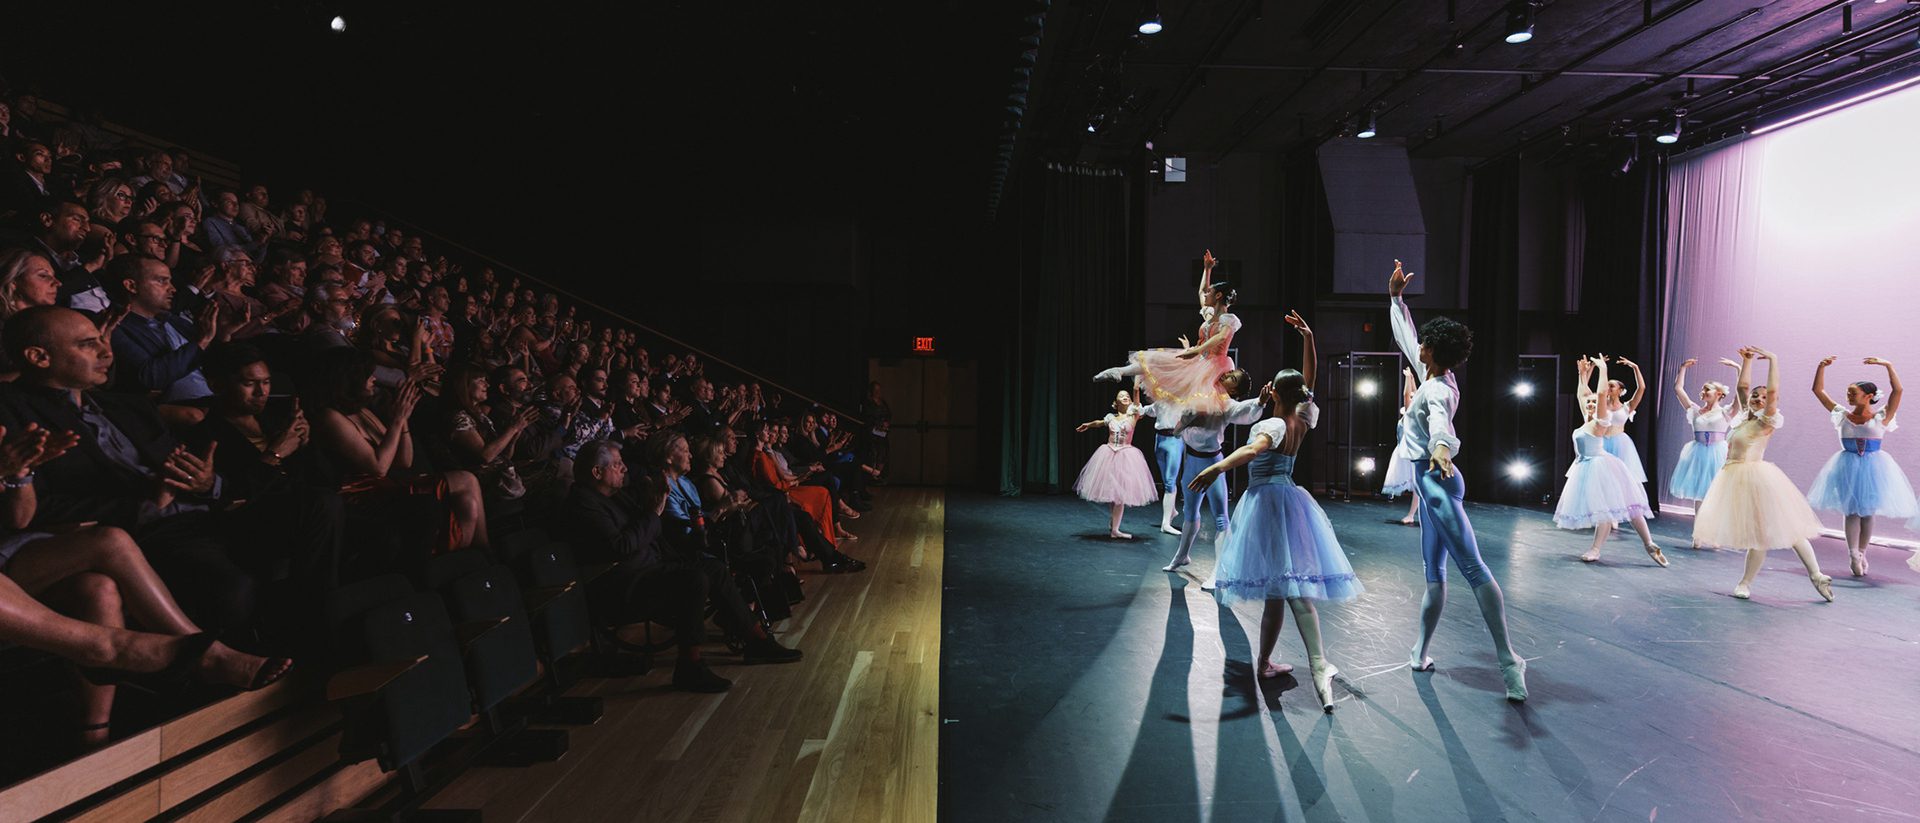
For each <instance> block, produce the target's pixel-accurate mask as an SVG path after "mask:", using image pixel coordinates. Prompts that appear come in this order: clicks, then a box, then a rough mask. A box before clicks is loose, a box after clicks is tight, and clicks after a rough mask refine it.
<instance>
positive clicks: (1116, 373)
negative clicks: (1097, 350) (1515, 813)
mask: <svg viewBox="0 0 1920 823" xmlns="http://www.w3.org/2000/svg"><path fill="white" fill-rule="evenodd" d="M1125 368H1126V367H1125V366H1115V367H1113V368H1111V369H1107V370H1105V371H1103V372H1100V373H1099V374H1096V375H1094V376H1093V380H1094V382H1096V383H1099V382H1105V381H1109V380H1119V379H1120V378H1122V377H1125V376H1126V375H1125V374H1122V373H1121V371H1122V370H1123V369H1125Z"/></svg>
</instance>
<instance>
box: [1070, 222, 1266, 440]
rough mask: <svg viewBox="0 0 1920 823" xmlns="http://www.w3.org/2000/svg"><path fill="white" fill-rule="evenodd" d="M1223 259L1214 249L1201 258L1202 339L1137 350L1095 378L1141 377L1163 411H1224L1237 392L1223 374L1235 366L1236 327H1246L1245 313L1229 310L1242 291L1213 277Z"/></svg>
mask: <svg viewBox="0 0 1920 823" xmlns="http://www.w3.org/2000/svg"><path fill="white" fill-rule="evenodd" d="M1218 262H1219V261H1217V260H1215V259H1214V257H1213V252H1212V251H1211V250H1209V251H1208V252H1207V253H1206V255H1205V256H1204V257H1202V258H1200V264H1201V268H1200V317H1201V318H1202V321H1201V323H1200V342H1199V343H1197V344H1193V345H1188V343H1187V338H1186V337H1184V336H1182V337H1181V338H1180V345H1182V346H1184V347H1185V348H1179V349H1146V350H1144V351H1137V352H1134V353H1133V354H1132V355H1130V356H1129V357H1128V358H1127V365H1124V366H1115V367H1113V368H1111V369H1107V370H1106V371H1103V372H1100V373H1099V374H1096V375H1094V377H1093V379H1095V380H1120V379H1122V378H1127V377H1132V378H1135V380H1134V383H1135V385H1138V386H1142V387H1144V388H1146V390H1147V398H1148V400H1149V401H1151V402H1152V404H1153V406H1154V408H1155V409H1156V410H1157V412H1158V413H1159V414H1161V415H1166V416H1168V417H1171V418H1174V419H1177V418H1178V416H1179V415H1178V414H1177V413H1176V412H1179V411H1188V410H1191V411H1197V412H1204V413H1218V412H1223V411H1226V410H1227V406H1229V405H1231V404H1232V403H1233V397H1232V395H1229V394H1227V393H1226V392H1225V391H1222V390H1221V388H1220V376H1221V375H1223V374H1226V373H1227V372H1229V371H1232V370H1233V358H1231V357H1229V356H1228V355H1227V350H1228V349H1230V348H1232V347H1233V335H1234V332H1237V331H1239V330H1240V318H1238V317H1235V316H1234V315H1232V314H1230V313H1229V311H1228V310H1229V309H1231V308H1233V301H1234V299H1235V298H1236V297H1238V296H1239V293H1238V292H1236V291H1235V290H1234V288H1233V287H1232V286H1230V285H1228V284H1227V283H1225V282H1219V283H1216V282H1214V281H1213V267H1214V264H1216V263H1218Z"/></svg>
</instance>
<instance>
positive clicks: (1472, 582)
mask: <svg viewBox="0 0 1920 823" xmlns="http://www.w3.org/2000/svg"><path fill="white" fill-rule="evenodd" d="M1418 484H1419V489H1420V496H1421V498H1423V505H1422V506H1421V515H1422V519H1421V524H1420V530H1421V532H1422V535H1423V537H1424V535H1425V534H1427V533H1436V536H1437V537H1438V538H1439V544H1440V545H1439V549H1440V550H1442V551H1445V552H1446V553H1447V554H1449V555H1452V557H1453V562H1454V565H1455V566H1456V567H1458V568H1459V569H1460V576H1461V577H1464V578H1466V580H1467V585H1469V586H1472V587H1473V596H1474V599H1475V600H1477V601H1479V603H1480V617H1481V619H1483V620H1485V621H1486V624H1487V633H1488V634H1490V635H1492V636H1493V647H1494V654H1495V655H1496V656H1497V657H1498V658H1499V660H1500V675H1501V677H1502V678H1503V679H1504V680H1506V684H1507V699H1509V700H1525V699H1527V681H1526V672H1527V664H1526V661H1525V660H1522V659H1521V658H1520V656H1519V655H1516V654H1514V653H1513V647H1512V645H1511V644H1510V643H1509V642H1508V640H1507V612H1506V607H1505V599H1504V598H1503V597H1502V596H1501V593H1500V584H1499V583H1497V582H1495V581H1494V579H1493V573H1492V572H1490V571H1488V569H1487V564H1486V561H1484V560H1482V559H1481V558H1480V545H1479V542H1478V541H1477V540H1475V539H1474V534H1473V523H1472V522H1471V521H1470V520H1468V519H1467V510H1466V506H1465V496H1466V489H1467V485H1466V478H1465V477H1464V476H1463V475H1462V474H1461V473H1460V472H1459V471H1458V470H1457V469H1456V470H1455V471H1454V473H1453V476H1452V477H1446V476H1444V475H1442V474H1441V473H1440V472H1439V471H1424V472H1421V473H1420V474H1419V480H1418ZM1430 551H1431V550H1430ZM1438 561H1439V558H1438V557H1432V556H1430V559H1429V560H1428V566H1429V568H1428V573H1427V580H1428V582H1429V584H1431V582H1432V581H1433V579H1434V571H1435V569H1434V567H1436V566H1438ZM1428 590H1429V591H1431V590H1432V586H1431V585H1429V586H1428Z"/></svg>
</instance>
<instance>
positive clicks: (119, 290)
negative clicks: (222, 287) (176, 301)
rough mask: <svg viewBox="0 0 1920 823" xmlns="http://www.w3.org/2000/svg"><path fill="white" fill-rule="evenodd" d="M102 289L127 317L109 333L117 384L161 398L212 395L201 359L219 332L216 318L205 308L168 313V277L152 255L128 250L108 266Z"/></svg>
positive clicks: (170, 305)
mask: <svg viewBox="0 0 1920 823" xmlns="http://www.w3.org/2000/svg"><path fill="white" fill-rule="evenodd" d="M105 280H106V281H107V287H108V288H109V289H110V290H111V292H112V294H113V299H114V302H116V303H119V304H122V305H125V306H126V307H127V318H126V320H124V321H122V322H121V323H120V325H119V327H118V328H116V329H114V332H113V341H112V342H113V356H114V357H115V358H116V359H118V360H119V361H120V380H119V383H118V387H119V388H120V389H122V390H124V391H157V392H159V393H160V402H162V403H176V402H181V401H189V400H199V399H202V398H205V397H207V396H208V395H211V394H213V390H212V389H210V388H208V387H207V378H206V376H205V375H204V374H202V373H201V371H200V360H201V358H202V357H203V356H204V355H205V353H206V350H207V347H208V346H211V345H213V341H214V340H215V339H216V338H217V336H218V334H219V325H218V316H217V315H216V314H215V312H214V311H213V309H212V307H211V306H209V307H207V308H206V309H204V310H202V312H201V314H200V317H199V319H198V320H189V319H187V318H185V317H182V316H180V315H178V314H175V313H174V311H173V297H174V285H173V276H172V274H171V273H170V272H168V271H167V264H166V263H165V262H164V261H162V260H160V259H159V258H157V257H151V256H148V255H144V254H134V253H128V254H124V255H121V256H119V257H116V258H114V260H113V262H112V263H109V264H107V268H106V277H105Z"/></svg>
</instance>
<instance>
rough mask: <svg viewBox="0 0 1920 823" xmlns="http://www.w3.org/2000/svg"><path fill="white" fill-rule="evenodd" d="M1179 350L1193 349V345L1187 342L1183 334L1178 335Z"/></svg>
mask: <svg viewBox="0 0 1920 823" xmlns="http://www.w3.org/2000/svg"><path fill="white" fill-rule="evenodd" d="M1180 348H1183V349H1191V348H1193V343H1192V342H1190V341H1188V340H1187V336H1186V335H1184V334H1183V335H1180Z"/></svg>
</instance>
